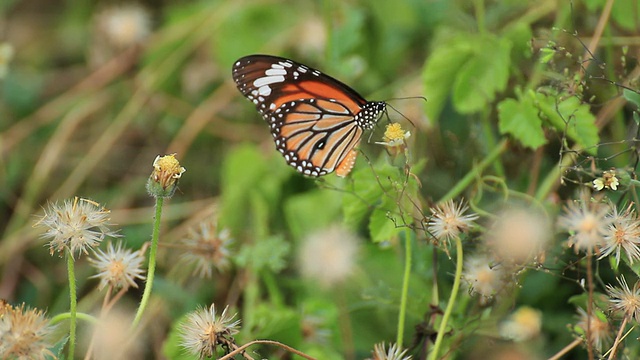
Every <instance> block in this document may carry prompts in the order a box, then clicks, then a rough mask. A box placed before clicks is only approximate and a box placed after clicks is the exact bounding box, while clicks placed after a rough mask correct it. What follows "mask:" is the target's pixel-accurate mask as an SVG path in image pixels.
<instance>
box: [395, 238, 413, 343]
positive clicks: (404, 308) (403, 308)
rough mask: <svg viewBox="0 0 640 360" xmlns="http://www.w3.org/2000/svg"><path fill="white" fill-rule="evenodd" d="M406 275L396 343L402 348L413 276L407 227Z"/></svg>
mask: <svg viewBox="0 0 640 360" xmlns="http://www.w3.org/2000/svg"><path fill="white" fill-rule="evenodd" d="M404 243H405V245H404V247H405V255H404V258H405V259H404V275H403V279H402V294H401V295H400V314H399V316H398V336H397V338H396V344H397V345H398V346H399V347H400V348H402V342H403V340H404V323H405V318H406V314H407V297H408V294H409V277H410V276H411V230H409V229H405V232H404Z"/></svg>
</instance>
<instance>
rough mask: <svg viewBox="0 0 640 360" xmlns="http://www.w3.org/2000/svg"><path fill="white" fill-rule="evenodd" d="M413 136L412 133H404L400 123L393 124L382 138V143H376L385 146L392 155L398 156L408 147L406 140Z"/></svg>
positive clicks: (388, 126)
mask: <svg viewBox="0 0 640 360" xmlns="http://www.w3.org/2000/svg"><path fill="white" fill-rule="evenodd" d="M410 136H411V132H409V131H406V132H405V131H404V130H403V129H402V126H401V125H400V124H399V123H391V124H389V125H387V128H386V130H385V132H384V136H383V137H382V140H383V141H382V142H376V144H378V145H384V146H385V147H386V148H387V150H388V151H389V152H390V153H391V154H392V155H397V154H399V153H401V152H402V151H404V149H405V148H406V147H407V143H406V140H407V139H408V138H409V137H410Z"/></svg>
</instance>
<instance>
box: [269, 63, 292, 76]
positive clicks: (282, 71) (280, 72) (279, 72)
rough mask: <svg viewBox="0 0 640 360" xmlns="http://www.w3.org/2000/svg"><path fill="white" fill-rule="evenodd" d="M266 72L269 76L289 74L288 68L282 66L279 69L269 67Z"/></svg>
mask: <svg viewBox="0 0 640 360" xmlns="http://www.w3.org/2000/svg"><path fill="white" fill-rule="evenodd" d="M274 67H275V65H274ZM264 73H265V74H267V75H268V76H277V75H287V70H285V69H283V68H282V67H280V68H279V69H267V71H265V72H264Z"/></svg>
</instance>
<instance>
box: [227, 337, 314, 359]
mask: <svg viewBox="0 0 640 360" xmlns="http://www.w3.org/2000/svg"><path fill="white" fill-rule="evenodd" d="M255 344H269V345H276V346H279V347H281V348H283V349H285V350H287V351H289V352H292V353H294V354H296V355H298V356H301V357H303V358H305V359H307V360H316V358H313V357H311V356H309V355H307V354H305V353H303V352H302V351H300V350H296V349H294V348H292V347H291V346H288V345H285V344H283V343H281V342H277V341H273V340H253V341H250V342H248V343H246V344H244V345H242V346H240V347H238V348H237V349H235V350H233V351H232V352H230V353H228V354H227V355H225V356H223V357H221V358H220V359H218V360H229V359H233V357H234V356H236V355H238V354H240V353H242V352H243V351H244V349H246V348H248V347H249V346H251V345H255Z"/></svg>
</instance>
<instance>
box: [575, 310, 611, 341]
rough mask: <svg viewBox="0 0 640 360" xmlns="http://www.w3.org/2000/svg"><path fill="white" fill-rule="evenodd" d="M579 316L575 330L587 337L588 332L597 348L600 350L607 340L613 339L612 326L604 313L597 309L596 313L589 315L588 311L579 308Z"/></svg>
mask: <svg viewBox="0 0 640 360" xmlns="http://www.w3.org/2000/svg"><path fill="white" fill-rule="evenodd" d="M578 317H579V320H578V323H577V324H576V329H575V330H577V331H578V332H579V333H580V334H582V335H584V337H585V338H586V337H587V333H588V334H589V340H590V342H591V344H593V346H594V347H595V348H597V349H598V350H599V349H601V348H602V345H603V344H604V343H605V342H608V341H609V340H611V327H610V326H609V322H608V321H607V318H606V316H604V314H602V313H600V312H599V311H597V310H596V312H595V313H594V314H592V315H591V316H589V314H587V312H586V311H584V310H583V309H581V308H578ZM587 329H588V330H589V331H587Z"/></svg>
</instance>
